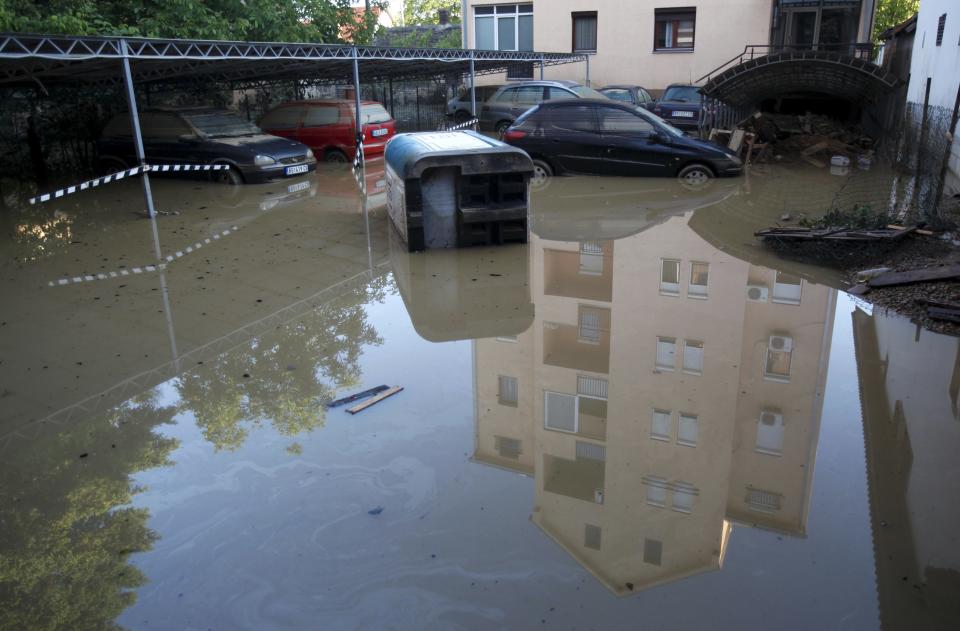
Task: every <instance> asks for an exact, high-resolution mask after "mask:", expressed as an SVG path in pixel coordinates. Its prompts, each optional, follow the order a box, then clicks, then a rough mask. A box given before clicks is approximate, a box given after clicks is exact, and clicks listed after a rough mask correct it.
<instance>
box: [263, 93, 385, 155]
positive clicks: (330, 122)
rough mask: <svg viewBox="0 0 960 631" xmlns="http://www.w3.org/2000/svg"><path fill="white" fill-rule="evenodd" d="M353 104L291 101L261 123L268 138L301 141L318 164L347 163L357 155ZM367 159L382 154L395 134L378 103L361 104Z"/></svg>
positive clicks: (275, 110)
mask: <svg viewBox="0 0 960 631" xmlns="http://www.w3.org/2000/svg"><path fill="white" fill-rule="evenodd" d="M353 112H354V102H353V101H350V100H346V99H329V100H311V101H290V102H289V103H283V104H281V105H278V106H277V107H275V108H273V109H272V110H270V111H269V112H267V113H266V114H264V116H263V118H262V119H260V128H261V129H263V130H264V131H265V132H267V133H268V134H273V135H274V136H283V137H284V138H290V139H292V140H298V141H300V142H302V143H303V144H305V145H307V146H308V147H310V149H312V150H313V154H314V155H315V156H317V160H326V161H327V162H348V161H352V160H353V156H354V155H355V154H356V152H357V144H356V140H355V139H356V131H355V129H356V126H355V124H354V121H355V120H356V118H355V117H354V115H353ZM360 118H361V121H362V123H363V152H364V154H365V155H377V154H382V153H383V148H384V146H385V145H386V144H387V141H388V140H390V139H391V138H393V136H394V134H396V127H397V124H396V121H395V120H393V118H392V117H391V116H390V114H389V113H388V112H387V110H386V109H385V108H384V107H383V105H381V104H380V103H377V102H376V101H361V102H360Z"/></svg>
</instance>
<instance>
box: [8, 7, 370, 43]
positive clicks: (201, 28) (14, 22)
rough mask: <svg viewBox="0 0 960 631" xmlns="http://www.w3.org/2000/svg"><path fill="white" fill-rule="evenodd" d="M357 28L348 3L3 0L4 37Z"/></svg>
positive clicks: (319, 33)
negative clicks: (343, 26)
mask: <svg viewBox="0 0 960 631" xmlns="http://www.w3.org/2000/svg"><path fill="white" fill-rule="evenodd" d="M356 24H357V23H356V20H355V19H354V14H353V11H352V9H351V7H350V1H349V0H49V1H45V2H42V1H36V0H0V31H3V32H6V31H10V32H19V33H64V34H70V35H128V36H143V37H170V38H187V39H222V40H244V41H288V42H290V41H302V42H328V43H333V42H337V41H338V38H339V36H340V27H341V25H350V26H351V27H354V26H355V25H356ZM375 28H376V23H375V19H374V20H367V21H366V22H364V23H362V24H360V25H359V26H356V27H355V28H351V29H350V30H351V31H355V33H354V37H355V40H356V41H358V42H360V43H363V42H365V41H369V40H370V39H371V37H372V35H373V31H374V29H375Z"/></svg>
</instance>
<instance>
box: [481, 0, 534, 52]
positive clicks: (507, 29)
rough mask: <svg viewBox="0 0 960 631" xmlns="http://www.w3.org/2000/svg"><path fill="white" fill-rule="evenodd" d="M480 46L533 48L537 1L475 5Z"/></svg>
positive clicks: (491, 47)
mask: <svg viewBox="0 0 960 631" xmlns="http://www.w3.org/2000/svg"><path fill="white" fill-rule="evenodd" d="M473 13H474V20H473V23H474V29H475V30H474V33H475V34H476V41H475V42H474V44H475V45H476V48H479V49H482V50H526V51H530V50H533V5H532V4H521V5H516V4H505V5H497V6H485V7H474V8H473Z"/></svg>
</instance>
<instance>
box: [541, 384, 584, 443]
mask: <svg viewBox="0 0 960 631" xmlns="http://www.w3.org/2000/svg"><path fill="white" fill-rule="evenodd" d="M543 424H544V426H545V427H547V428H548V429H556V430H560V431H562V432H572V433H576V431H577V397H576V396H575V395H572V394H561V393H559V392H546V393H545V398H544V421H543Z"/></svg>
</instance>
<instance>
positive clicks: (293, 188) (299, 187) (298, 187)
mask: <svg viewBox="0 0 960 631" xmlns="http://www.w3.org/2000/svg"><path fill="white" fill-rule="evenodd" d="M308 188H310V182H297V183H296V184H291V185H290V186H288V187H287V192H288V193H296V192H297V191H303V190H306V189H308Z"/></svg>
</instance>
